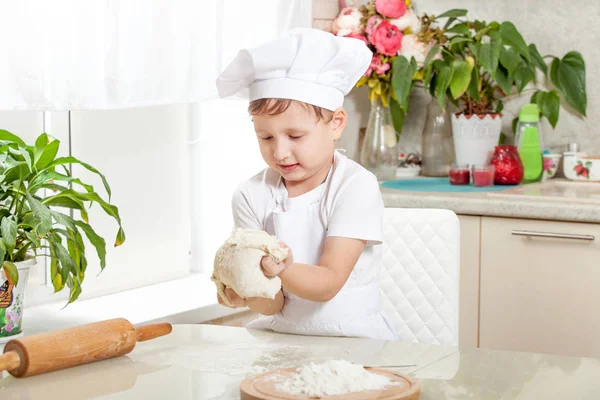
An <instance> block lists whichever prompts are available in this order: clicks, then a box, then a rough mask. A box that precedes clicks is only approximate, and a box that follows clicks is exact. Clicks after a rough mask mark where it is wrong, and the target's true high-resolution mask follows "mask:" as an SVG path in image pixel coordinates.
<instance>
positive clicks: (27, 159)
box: [19, 147, 33, 172]
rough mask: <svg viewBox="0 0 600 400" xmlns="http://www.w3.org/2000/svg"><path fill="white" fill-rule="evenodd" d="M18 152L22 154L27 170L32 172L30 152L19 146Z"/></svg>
mask: <svg viewBox="0 0 600 400" xmlns="http://www.w3.org/2000/svg"><path fill="white" fill-rule="evenodd" d="M19 152H20V153H21V155H22V156H23V159H25V163H26V164H27V167H28V168H29V172H33V162H32V161H31V154H29V151H27V149H26V148H25V147H19Z"/></svg>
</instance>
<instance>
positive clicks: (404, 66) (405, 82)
mask: <svg viewBox="0 0 600 400" xmlns="http://www.w3.org/2000/svg"><path fill="white" fill-rule="evenodd" d="M416 70H417V69H416V64H414V63H413V62H412V61H408V60H407V59H406V57H403V56H398V57H396V58H395V59H394V62H393V65H392V71H394V73H393V74H392V90H393V91H394V93H395V95H396V99H397V101H398V104H399V105H400V107H401V108H402V109H404V110H406V109H408V97H409V96H410V90H411V89H412V86H413V76H414V75H415V72H416Z"/></svg>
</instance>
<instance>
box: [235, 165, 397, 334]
mask: <svg viewBox="0 0 600 400" xmlns="http://www.w3.org/2000/svg"><path fill="white" fill-rule="evenodd" d="M331 175H332V173H331V171H330V173H329V175H328V178H327V180H326V182H325V183H324V184H322V185H321V186H319V187H318V188H316V189H314V190H312V191H310V192H308V193H306V194H304V195H301V196H299V197H298V198H292V199H284V198H283V197H284V196H282V195H280V194H278V193H274V195H275V198H276V204H277V207H276V209H275V211H274V212H273V218H272V221H270V223H267V226H266V230H267V232H269V233H270V234H272V235H275V236H276V237H277V238H278V239H279V240H282V241H283V242H285V243H286V244H287V245H288V246H289V247H290V248H291V249H292V251H293V255H294V262H298V263H302V264H309V265H317V263H318V261H319V258H320V256H321V252H322V250H323V246H324V245H325V239H326V238H327V221H326V218H327V217H326V216H325V215H324V213H323V212H322V207H320V206H321V202H322V201H323V197H324V194H325V192H326V190H327V187H328V184H329V181H330V177H331ZM280 186H281V185H280ZM284 203H285V205H286V206H287V207H284ZM299 228H300V229H299ZM352 273H354V272H352ZM349 280H350V279H349ZM349 286H350V285H348V282H347V283H346V285H345V286H344V287H343V288H342V289H341V290H340V292H339V293H338V294H337V295H336V296H335V297H334V298H333V299H332V300H330V301H328V302H326V303H318V302H312V301H308V300H305V299H302V298H300V297H298V296H296V295H294V294H292V293H290V292H288V291H286V290H285V289H284V291H283V292H284V297H285V303H284V306H283V309H282V310H281V311H280V312H279V313H278V314H276V315H273V316H263V317H261V318H259V319H257V320H255V321H252V322H251V323H250V324H248V325H247V328H249V329H271V330H274V331H276V332H282V333H292V334H301V335H315V336H349V337H367V338H374V339H382V340H397V336H396V334H395V332H394V330H393V329H392V327H391V324H390V323H389V322H388V321H387V319H386V318H385V317H384V315H383V313H382V312H381V299H380V289H379V284H378V282H377V281H375V282H372V283H370V284H367V285H363V286H356V287H349Z"/></svg>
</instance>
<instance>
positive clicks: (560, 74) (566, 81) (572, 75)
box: [550, 51, 587, 116]
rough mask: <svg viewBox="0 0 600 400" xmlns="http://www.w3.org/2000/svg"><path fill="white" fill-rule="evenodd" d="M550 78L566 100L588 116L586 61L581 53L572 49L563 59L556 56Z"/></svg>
mask: <svg viewBox="0 0 600 400" xmlns="http://www.w3.org/2000/svg"><path fill="white" fill-rule="evenodd" d="M550 78H551V80H552V83H553V84H554V86H556V88H557V89H558V91H559V92H560V93H561V94H562V95H563V96H564V98H565V101H566V102H567V103H569V104H570V105H571V106H572V107H573V108H575V110H577V111H578V112H579V113H580V114H581V115H583V116H586V108H587V94H586V88H585V62H584V61H583V57H582V56H581V54H579V53H578V52H575V51H571V52H569V53H567V55H565V56H564V57H563V59H562V60H559V59H558V58H555V59H554V61H552V67H551V70H550Z"/></svg>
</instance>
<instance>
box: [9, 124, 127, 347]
mask: <svg viewBox="0 0 600 400" xmlns="http://www.w3.org/2000/svg"><path fill="white" fill-rule="evenodd" d="M59 146H60V142H59V141H58V140H56V139H55V138H53V137H51V136H49V135H47V134H45V133H44V134H42V135H40V136H39V137H38V138H37V140H36V141H35V144H34V145H32V146H30V145H27V144H26V143H25V142H24V141H23V140H22V139H21V138H19V137H18V136H16V135H14V134H12V133H10V132H8V131H5V130H0V236H1V237H0V259H1V260H2V267H1V268H0V340H1V339H2V338H6V337H9V336H14V335H17V334H20V332H21V321H22V316H23V296H24V293H25V286H26V283H27V277H28V274H29V269H30V268H31V267H33V266H34V265H35V264H36V258H35V257H36V256H38V255H42V254H43V255H45V256H47V257H49V259H50V276H51V278H52V284H53V286H54V291H55V293H56V292H59V291H61V290H63V289H64V288H65V286H66V287H68V288H69V291H70V293H69V300H68V303H71V302H73V301H75V300H76V299H77V298H78V297H79V295H80V294H81V284H82V283H83V280H84V278H85V271H86V267H87V265H88V261H87V258H86V253H85V242H84V239H83V236H84V235H85V237H86V238H87V240H88V241H89V243H91V245H92V246H93V247H94V248H95V251H96V253H97V255H98V258H99V261H100V267H101V268H102V269H104V267H105V265H106V243H105V240H104V239H103V238H102V237H100V236H99V235H98V234H96V232H95V231H94V229H93V228H92V226H91V225H90V224H89V221H88V212H87V209H88V208H89V207H90V206H91V205H92V204H93V203H98V204H99V205H100V207H101V208H102V209H103V210H104V211H105V213H106V214H108V215H109V216H110V217H112V218H114V219H115V220H116V222H117V224H118V231H117V234H116V240H115V243H114V245H115V246H119V245H121V244H122V243H123V242H124V241H125V233H124V231H123V228H122V227H121V218H120V217H119V210H118V208H117V207H116V206H114V205H111V204H110V196H111V190H110V186H109V185H108V182H107V181H106V178H105V177H104V175H102V174H101V173H100V172H99V171H97V170H96V169H95V168H93V167H92V166H90V165H88V164H86V163H84V162H81V161H79V160H78V159H76V158H74V157H57V154H58V149H59ZM72 164H79V165H81V166H83V167H84V168H86V169H87V170H88V171H91V172H93V173H95V174H97V175H98V176H99V177H100V178H101V180H102V183H103V185H104V188H105V190H106V192H107V194H108V200H104V199H103V198H102V196H100V195H99V194H98V193H97V192H96V191H95V189H94V187H93V186H92V185H90V184H87V183H84V182H82V181H81V179H79V178H76V177H74V176H73V175H72V174H71V172H70V168H69V167H70V166H71V165H72ZM72 211H75V212H78V214H79V216H80V218H78V217H75V216H72ZM73 215H75V214H74V213H73ZM68 303H67V304H68Z"/></svg>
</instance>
